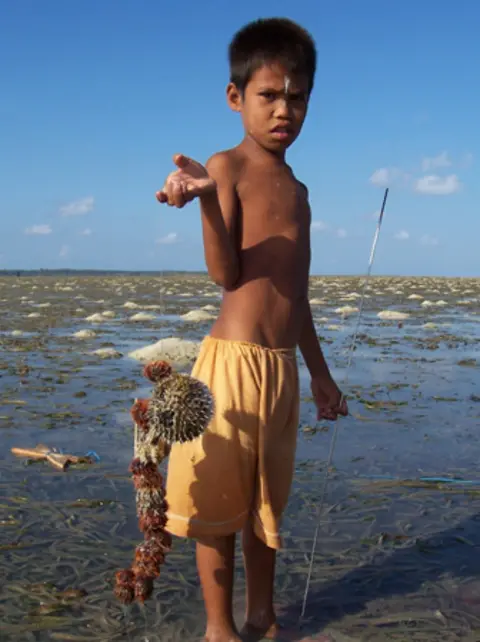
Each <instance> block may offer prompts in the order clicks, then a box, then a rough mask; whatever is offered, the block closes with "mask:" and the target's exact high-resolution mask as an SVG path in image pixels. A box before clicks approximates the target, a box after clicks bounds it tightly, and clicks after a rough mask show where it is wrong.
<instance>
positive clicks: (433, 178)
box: [415, 174, 461, 196]
mask: <svg viewBox="0 0 480 642" xmlns="http://www.w3.org/2000/svg"><path fill="white" fill-rule="evenodd" d="M460 188H461V183H460V181H459V180H458V176H457V175H456V174H450V175H449V176H445V177H442V176H437V175H436V174H431V175H430V176H423V177H422V178H419V179H418V180H417V181H416V183H415V191H416V192H418V193H419V194H433V195H435V196H446V195H448V194H454V193H455V192H458V191H459V189H460Z"/></svg>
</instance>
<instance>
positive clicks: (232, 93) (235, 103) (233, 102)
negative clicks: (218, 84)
mask: <svg viewBox="0 0 480 642" xmlns="http://www.w3.org/2000/svg"><path fill="white" fill-rule="evenodd" d="M227 103H228V106H229V107H230V109H231V110H233V111H241V110H242V94H241V92H240V91H239V90H238V88H237V86H236V85H235V83H233V82H231V83H229V84H228V85H227Z"/></svg>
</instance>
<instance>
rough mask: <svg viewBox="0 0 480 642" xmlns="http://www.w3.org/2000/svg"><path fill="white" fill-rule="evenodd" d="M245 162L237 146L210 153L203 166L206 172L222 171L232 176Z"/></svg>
mask: <svg viewBox="0 0 480 642" xmlns="http://www.w3.org/2000/svg"><path fill="white" fill-rule="evenodd" d="M244 164H245V155H244V154H243V153H242V152H241V150H239V149H238V148H237V147H232V148H231V149H224V150H222V151H219V152H215V154H212V156H210V158H209V159H208V160H207V162H206V164H205V167H206V168H207V170H208V172H209V173H210V172H211V171H212V172H214V173H219V172H220V173H222V174H228V175H230V176H233V175H234V174H236V173H238V171H239V170H240V169H242V167H243V165H244Z"/></svg>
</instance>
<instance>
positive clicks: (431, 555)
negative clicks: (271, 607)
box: [282, 513, 480, 632]
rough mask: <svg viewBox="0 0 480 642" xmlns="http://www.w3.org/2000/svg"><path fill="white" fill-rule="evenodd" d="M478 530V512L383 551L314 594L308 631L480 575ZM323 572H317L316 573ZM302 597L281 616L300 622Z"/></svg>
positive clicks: (307, 618) (309, 604) (306, 620)
mask: <svg viewBox="0 0 480 642" xmlns="http://www.w3.org/2000/svg"><path fill="white" fill-rule="evenodd" d="M479 526H480V514H479V513H476V514H474V515H471V516H469V517H467V518H466V519H464V520H462V521H461V522H459V523H458V524H457V525H456V526H453V527H451V528H449V529H446V530H444V531H439V532H438V533H435V534H433V535H431V536H429V537H426V538H416V539H414V540H413V541H412V543H411V544H409V545H408V546H406V547H403V548H396V549H393V550H391V551H384V552H383V553H382V554H379V555H377V557H376V559H374V560H373V561H371V562H369V563H367V564H365V565H364V566H361V567H359V568H356V569H354V570H351V571H349V572H347V573H346V574H345V575H344V576H343V577H341V578H339V579H336V580H331V581H328V582H325V583H324V584H322V585H320V586H319V587H317V588H316V589H314V590H313V591H311V592H310V595H309V598H308V601H307V608H306V614H305V618H304V624H305V629H306V630H308V631H310V632H312V631H314V630H316V631H318V630H319V627H321V628H323V627H324V626H326V625H328V624H331V623H333V622H334V621H336V620H339V619H341V618H342V617H344V616H345V615H354V614H357V613H360V612H361V611H363V610H365V609H366V608H367V605H368V603H369V602H372V601H375V600H377V599H385V598H389V597H393V596H401V595H408V594H411V593H414V592H416V591H418V590H419V589H420V588H421V587H422V586H423V585H424V584H425V583H429V584H431V583H434V582H438V581H439V580H440V579H441V577H442V576H443V575H446V574H451V575H452V576H454V577H456V578H464V579H467V578H470V577H472V576H479V575H480V529H479ZM412 539H413V538H412ZM320 546H321V538H320V539H319V547H320ZM305 570H306V569H305ZM320 573H321V571H320V569H318V568H317V569H316V574H317V575H319V574H320ZM302 589H303V587H302ZM301 592H302V595H301V597H299V598H298V599H297V600H296V601H295V602H294V603H292V604H290V605H288V606H287V607H286V608H285V609H283V610H282V616H283V617H285V619H286V620H287V621H288V622H296V621H298V619H299V616H300V613H301V607H302V602H303V590H302V591H301ZM465 598H466V596H465ZM475 602H477V608H478V609H480V597H478V598H476V597H475V595H472V596H471V601H470V604H475ZM474 608H475V606H474Z"/></svg>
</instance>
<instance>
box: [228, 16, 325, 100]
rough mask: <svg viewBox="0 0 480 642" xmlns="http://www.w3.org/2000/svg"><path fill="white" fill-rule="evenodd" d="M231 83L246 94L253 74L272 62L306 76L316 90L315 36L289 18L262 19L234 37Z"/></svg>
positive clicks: (243, 28) (230, 51)
mask: <svg viewBox="0 0 480 642" xmlns="http://www.w3.org/2000/svg"><path fill="white" fill-rule="evenodd" d="M228 58H229V63H230V82H232V83H234V84H235V85H236V87H237V88H238V89H239V91H241V92H242V93H243V92H244V91H245V88H246V86H247V84H248V82H249V81H250V79H251V77H252V75H253V74H254V73H255V71H257V69H260V67H263V65H266V64H271V63H279V64H281V65H282V66H284V67H285V68H286V69H287V71H289V72H290V73H292V74H298V73H300V74H305V75H306V76H307V77H308V81H309V88H308V89H309V92H311V91H312V88H313V83H314V78H315V71H316V67H317V51H316V47H315V42H314V40H313V38H312V36H311V35H310V34H309V33H308V31H306V30H305V29H304V28H303V27H301V26H300V25H298V24H296V23H295V22H293V21H292V20H289V19H288V18H260V19H259V20H255V21H253V22H250V23H248V24H247V25H245V26H244V27H242V28H241V29H240V30H239V31H237V33H236V34H235V35H234V37H233V39H232V41H231V43H230V45H229V48H228Z"/></svg>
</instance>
